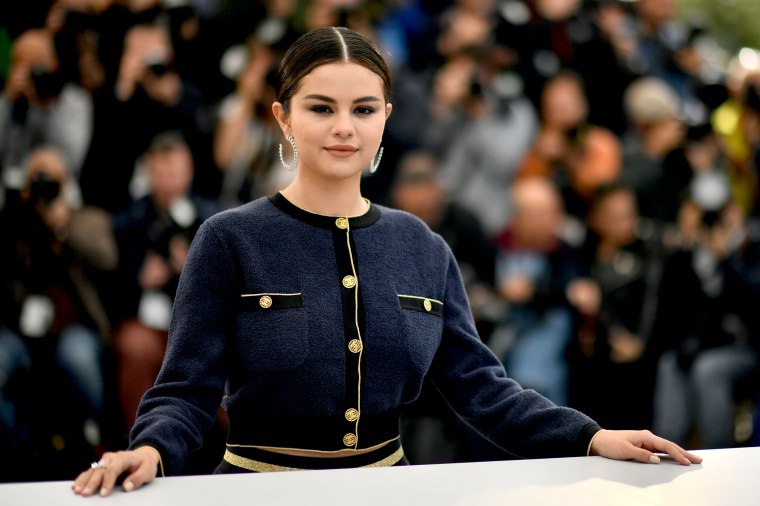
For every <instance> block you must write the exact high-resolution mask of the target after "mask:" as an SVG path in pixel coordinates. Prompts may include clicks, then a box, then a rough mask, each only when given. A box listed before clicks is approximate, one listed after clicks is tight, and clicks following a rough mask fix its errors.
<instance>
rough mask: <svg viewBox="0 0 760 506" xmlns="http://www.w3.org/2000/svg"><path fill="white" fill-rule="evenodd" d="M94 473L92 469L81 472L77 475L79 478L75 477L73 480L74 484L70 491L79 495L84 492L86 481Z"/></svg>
mask: <svg viewBox="0 0 760 506" xmlns="http://www.w3.org/2000/svg"><path fill="white" fill-rule="evenodd" d="M93 472H94V469H87V470H86V471H82V472H81V473H79V476H77V477H76V479H75V480H74V484H73V485H72V486H71V489H72V490H73V491H74V492H75V493H77V494H79V493H80V492H82V490H84V486H85V485H86V484H87V481H88V480H89V479H90V475H91V474H92V473H93Z"/></svg>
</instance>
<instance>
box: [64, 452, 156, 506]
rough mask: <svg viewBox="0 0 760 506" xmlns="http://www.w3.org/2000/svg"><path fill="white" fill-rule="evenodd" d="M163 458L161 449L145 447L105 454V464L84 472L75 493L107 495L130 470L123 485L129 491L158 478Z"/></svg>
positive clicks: (76, 484) (75, 483) (75, 481)
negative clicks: (157, 474) (120, 477)
mask: <svg viewBox="0 0 760 506" xmlns="http://www.w3.org/2000/svg"><path fill="white" fill-rule="evenodd" d="M160 460H161V457H160V455H159V453H158V450H156V449H155V448H152V447H150V446H143V447H140V448H137V449H136V450H131V451H125V452H116V453H110V452H109V453H105V454H103V458H102V459H100V464H102V465H103V467H97V466H95V467H93V468H91V469H88V470H86V471H84V472H82V473H81V474H80V475H79V476H77V479H76V480H74V485H72V487H71V489H72V490H73V491H74V493H75V494H78V495H81V496H84V497H87V496H91V495H93V494H96V493H98V494H100V495H101V496H102V497H105V496H107V495H108V494H110V493H111V490H113V487H114V485H115V484H116V480H117V479H118V478H119V476H121V475H122V474H125V473H129V474H128V475H127V477H126V478H125V479H124V483H123V484H122V488H123V489H124V491H125V492H131V491H132V490H134V489H136V488H139V487H141V486H142V485H145V484H146V483H150V482H151V481H153V479H154V478H155V477H156V473H157V471H158V464H159V462H160Z"/></svg>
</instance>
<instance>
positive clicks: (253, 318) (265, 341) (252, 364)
mask: <svg viewBox="0 0 760 506" xmlns="http://www.w3.org/2000/svg"><path fill="white" fill-rule="evenodd" d="M307 330H308V327H307V318H306V308H304V307H303V299H302V297H301V294H300V293H259V294H243V295H241V296H240V301H239V305H238V311H237V317H236V321H235V335H236V342H237V346H238V350H239V352H240V361H241V364H242V366H243V367H244V368H245V369H247V370H249V371H254V372H261V371H277V370H283V369H294V368H296V367H298V366H300V365H301V364H303V363H304V361H305V360H306V357H307V356H308V353H309V349H308V336H307Z"/></svg>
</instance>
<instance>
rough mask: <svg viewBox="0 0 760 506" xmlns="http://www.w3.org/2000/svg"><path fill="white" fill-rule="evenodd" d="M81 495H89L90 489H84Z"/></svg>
mask: <svg viewBox="0 0 760 506" xmlns="http://www.w3.org/2000/svg"><path fill="white" fill-rule="evenodd" d="M82 493H83V494H85V495H86V494H89V493H90V489H89V488H86V489H84V490H82Z"/></svg>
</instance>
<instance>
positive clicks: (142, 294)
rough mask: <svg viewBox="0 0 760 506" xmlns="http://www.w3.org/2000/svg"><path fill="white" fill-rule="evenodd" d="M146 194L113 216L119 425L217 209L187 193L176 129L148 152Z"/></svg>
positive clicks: (130, 416) (136, 397) (188, 160)
mask: <svg viewBox="0 0 760 506" xmlns="http://www.w3.org/2000/svg"><path fill="white" fill-rule="evenodd" d="M146 168H147V173H148V187H149V194H148V195H147V196H145V197H143V198H141V199H139V200H137V201H135V202H134V203H133V204H132V206H131V207H130V208H129V209H127V210H126V211H124V212H122V213H120V214H119V215H117V216H116V219H115V224H114V233H115V235H116V240H117V243H118V246H119V272H120V276H119V278H120V280H121V281H120V283H119V286H118V287H117V291H118V294H116V295H115V296H114V299H115V300H116V301H117V304H118V308H117V309H116V316H114V318H115V319H117V321H118V327H117V329H116V332H115V335H114V347H115V350H116V355H117V385H118V389H119V398H120V401H121V407H122V414H123V416H124V423H125V427H127V428H130V427H131V426H132V424H133V423H134V420H135V414H136V413H137V405H138V404H139V402H140V398H141V397H142V395H143V393H145V391H146V390H147V389H148V388H149V387H150V386H151V385H153V383H154V381H155V379H156V375H157V374H158V370H159V368H160V367H161V361H162V359H163V354H164V348H165V346H166V331H167V328H168V324H169V318H170V315H171V307H172V302H173V299H174V294H175V292H176V289H177V282H178V279H179V274H180V272H181V271H182V268H183V266H184V264H185V260H186V257H187V252H188V248H189V247H190V242H191V241H192V239H193V237H194V235H195V232H196V231H197V230H198V227H199V226H200V223H201V222H202V221H203V220H205V219H206V218H208V217H209V216H211V215H212V214H213V213H215V212H216V211H217V210H218V209H217V206H216V204H215V203H214V202H212V201H207V200H205V199H201V198H199V197H197V196H195V195H193V194H192V192H191V189H192V182H193V175H194V167H193V159H192V154H191V152H190V148H189V147H188V145H187V142H186V140H185V139H184V138H183V137H182V135H181V134H180V133H179V132H176V131H170V132H164V133H161V134H159V135H157V136H156V138H155V139H154V140H153V142H152V143H151V145H150V148H149V149H148V152H147V155H146Z"/></svg>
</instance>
